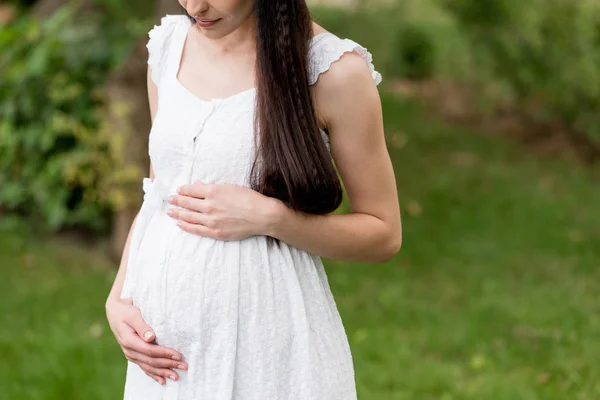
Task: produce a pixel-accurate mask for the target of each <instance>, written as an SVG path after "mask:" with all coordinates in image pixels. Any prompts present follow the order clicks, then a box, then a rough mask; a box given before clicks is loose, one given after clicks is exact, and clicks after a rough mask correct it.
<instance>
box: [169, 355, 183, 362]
mask: <svg viewBox="0 0 600 400" xmlns="http://www.w3.org/2000/svg"><path fill="white" fill-rule="evenodd" d="M171 358H172V359H173V360H176V361H179V360H181V357H179V356H171Z"/></svg>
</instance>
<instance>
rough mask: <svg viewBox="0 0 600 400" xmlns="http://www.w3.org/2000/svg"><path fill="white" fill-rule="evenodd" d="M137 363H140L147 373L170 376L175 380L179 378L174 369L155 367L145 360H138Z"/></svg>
mask: <svg viewBox="0 0 600 400" xmlns="http://www.w3.org/2000/svg"><path fill="white" fill-rule="evenodd" d="M136 364H137V365H139V366H140V368H141V369H143V370H144V372H145V373H146V374H150V375H156V376H162V377H165V378H169V379H171V380H173V381H176V380H177V379H179V375H178V374H177V373H176V372H175V371H173V370H170V369H167V368H154V367H153V366H151V365H148V364H146V363H143V362H137V363H136Z"/></svg>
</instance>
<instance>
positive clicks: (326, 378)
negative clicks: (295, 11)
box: [121, 15, 381, 400]
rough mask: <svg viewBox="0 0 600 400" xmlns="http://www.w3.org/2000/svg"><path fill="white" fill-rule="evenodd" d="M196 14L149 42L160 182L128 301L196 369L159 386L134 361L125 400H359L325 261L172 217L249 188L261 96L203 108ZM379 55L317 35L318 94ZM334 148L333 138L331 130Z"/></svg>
mask: <svg viewBox="0 0 600 400" xmlns="http://www.w3.org/2000/svg"><path fill="white" fill-rule="evenodd" d="M191 26H192V24H191V22H190V20H189V19H188V17H187V16H185V15H166V16H165V17H163V18H162V20H161V24H160V25H159V26H155V27H154V28H153V29H152V30H151V31H150V32H149V38H150V39H149V41H148V45H147V47H148V52H149V58H148V63H149V64H150V66H151V67H152V72H153V74H152V79H153V81H154V82H155V83H156V85H157V86H158V112H157V114H156V116H155V119H154V123H153V126H152V129H151V131H150V136H149V155H150V158H151V160H152V165H153V168H154V172H155V180H154V181H151V180H150V179H149V178H144V180H143V190H144V193H145V195H144V202H143V204H142V207H141V210H140V212H139V214H138V219H137V222H136V224H135V227H134V230H133V233H132V239H131V244H130V250H129V257H128V264H127V274H126V277H125V282H124V285H123V290H122V292H121V298H131V299H132V300H133V303H134V305H136V306H137V307H139V309H140V310H141V312H142V315H143V317H144V319H145V320H146V322H148V324H149V325H150V326H151V327H152V328H153V329H154V331H155V333H156V341H157V343H158V344H160V345H163V346H168V347H171V348H174V349H176V350H178V351H180V352H181V353H182V355H183V357H184V360H185V361H187V363H188V366H189V367H188V370H187V371H182V370H177V373H178V374H179V376H180V378H179V380H177V381H172V380H170V379H166V385H160V384H159V383H157V382H156V381H154V380H153V379H152V378H150V377H148V376H147V375H146V374H145V373H144V372H143V371H142V370H141V368H140V367H138V366H137V364H134V363H132V362H129V361H128V362H127V376H126V382H125V388H124V398H125V400H158V399H165V400H175V399H186V400H192V399H194V400H200V399H201V400H230V399H241V400H278V399H281V400H313V399H314V400H330V399H340V400H349V399H355V398H356V390H355V382H354V370H353V365H352V357H351V353H350V347H349V345H348V340H347V337H346V334H345V331H344V327H343V325H342V321H341V319H340V315H339V313H338V310H337V307H336V304H335V302H334V299H333V297H332V294H331V291H330V288H329V284H328V281H327V277H326V274H325V271H324V268H323V264H322V262H321V258H320V257H319V256H317V255H314V254H311V253H309V252H306V251H303V250H301V249H298V248H295V247H293V246H291V245H288V244H286V243H284V242H281V247H280V248H277V247H276V246H274V247H272V248H267V241H266V237H265V236H252V237H249V238H247V239H245V240H240V241H221V240H215V239H212V238H209V237H204V236H200V235H194V234H190V233H188V232H185V231H183V230H181V229H180V228H179V227H178V226H177V225H176V221H175V220H174V219H172V218H170V217H169V216H168V215H167V214H166V211H167V209H168V208H169V207H170V205H169V203H168V202H167V199H168V196H169V195H170V194H174V193H175V192H176V190H177V188H178V187H179V186H180V185H182V184H187V183H192V182H193V181H195V180H197V179H199V180H201V181H203V182H205V183H218V184H236V185H241V186H245V187H249V172H250V167H251V163H252V161H253V151H254V143H253V134H254V132H253V126H254V125H253V120H254V112H255V89H250V90H246V91H243V92H240V93H238V94H235V95H233V96H230V97H226V98H222V99H213V100H210V101H207V100H201V99H200V98H199V97H197V96H196V95H194V94H192V92H190V91H189V90H187V89H186V88H185V87H184V86H182V84H181V83H180V82H179V81H178V80H177V78H176V76H177V71H178V69H179V62H180V59H181V54H182V51H183V46H184V42H185V39H186V37H187V34H188V32H189V30H190V27H191ZM350 51H356V52H357V53H358V54H360V55H361V56H362V57H363V58H364V59H365V61H366V62H367V64H368V66H369V68H370V70H371V73H372V76H373V79H374V81H375V83H376V84H379V82H380V81H381V75H380V74H379V73H378V72H377V71H375V70H374V67H373V64H372V62H371V54H370V53H369V52H368V51H367V50H366V49H365V48H364V47H362V46H360V45H358V44H357V43H356V42H353V41H352V40H349V39H340V38H339V37H337V36H335V35H333V34H331V33H323V34H320V35H318V36H315V37H314V38H313V39H312V41H311V47H310V54H309V63H310V65H309V71H310V82H309V83H310V84H311V85H312V84H314V83H315V82H316V81H317V78H318V76H319V74H321V73H322V72H324V71H326V70H327V69H328V68H329V66H330V64H331V63H332V62H334V61H336V60H338V59H339V58H340V57H341V56H342V55H343V54H344V53H345V52H350ZM322 135H323V139H324V140H325V143H326V145H327V147H328V148H329V142H328V136H327V135H326V134H325V132H322Z"/></svg>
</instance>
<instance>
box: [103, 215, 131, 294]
mask: <svg viewBox="0 0 600 400" xmlns="http://www.w3.org/2000/svg"><path fill="white" fill-rule="evenodd" d="M136 221H137V215H136V216H135V218H134V219H133V222H132V223H131V228H129V233H128V234H127V240H126V242H125V247H124V248H123V254H122V256H121V262H120V264H119V270H118V272H117V276H116V277H115V280H114V282H113V285H112V288H111V290H110V293H109V294H108V298H107V299H106V301H107V302H108V301H111V300H118V299H119V298H120V297H121V290H123V283H124V281H125V274H126V273H127V260H128V259H129V247H130V244H131V233H132V232H133V228H134V227H135V222H136Z"/></svg>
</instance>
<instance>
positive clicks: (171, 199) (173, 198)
mask: <svg viewBox="0 0 600 400" xmlns="http://www.w3.org/2000/svg"><path fill="white" fill-rule="evenodd" d="M174 200H175V195H171V196H169V203H171V204H173V201H174Z"/></svg>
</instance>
